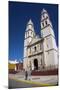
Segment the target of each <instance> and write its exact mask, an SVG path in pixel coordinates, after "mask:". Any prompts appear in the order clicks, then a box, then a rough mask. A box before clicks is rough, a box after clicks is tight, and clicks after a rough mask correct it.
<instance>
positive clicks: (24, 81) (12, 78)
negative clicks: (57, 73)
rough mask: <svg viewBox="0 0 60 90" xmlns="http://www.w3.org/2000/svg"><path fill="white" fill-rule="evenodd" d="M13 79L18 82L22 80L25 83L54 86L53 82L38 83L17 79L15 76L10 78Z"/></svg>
mask: <svg viewBox="0 0 60 90" xmlns="http://www.w3.org/2000/svg"><path fill="white" fill-rule="evenodd" d="M11 79H13V80H15V81H18V82H23V83H27V84H34V85H38V86H40V87H41V86H56V85H54V84H43V83H39V82H34V81H30V80H18V79H16V78H11Z"/></svg>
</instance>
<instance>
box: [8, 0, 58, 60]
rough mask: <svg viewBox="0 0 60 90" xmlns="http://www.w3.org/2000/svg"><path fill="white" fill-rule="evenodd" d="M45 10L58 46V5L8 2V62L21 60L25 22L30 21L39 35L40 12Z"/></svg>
mask: <svg viewBox="0 0 60 90" xmlns="http://www.w3.org/2000/svg"><path fill="white" fill-rule="evenodd" d="M43 8H45V9H46V10H47V12H48V14H49V16H50V20H51V21H52V25H53V28H54V33H55V37H56V43H57V46H58V5H56V4H54V5H53V4H41V3H40V4H38V3H37V4H36V3H24V2H12V1H9V60H15V59H17V60H20V59H23V49H24V34H25V29H26V25H27V22H28V21H29V19H32V21H33V23H34V28H35V32H36V34H39V33H40V32H41V31H40V30H41V29H40V20H41V11H42V9H43Z"/></svg>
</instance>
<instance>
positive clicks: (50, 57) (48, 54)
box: [41, 9, 58, 66]
mask: <svg viewBox="0 0 60 90" xmlns="http://www.w3.org/2000/svg"><path fill="white" fill-rule="evenodd" d="M41 37H42V38H43V39H44V42H43V48H44V60H45V66H57V64H58V59H57V45H56V40H55V35H54V30H53V26H52V22H51V21H50V17H49V15H48V13H47V11H46V10H45V9H43V10H42V12H41Z"/></svg>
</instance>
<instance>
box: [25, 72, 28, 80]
mask: <svg viewBox="0 0 60 90" xmlns="http://www.w3.org/2000/svg"><path fill="white" fill-rule="evenodd" d="M27 79H28V72H27V71H25V80H27Z"/></svg>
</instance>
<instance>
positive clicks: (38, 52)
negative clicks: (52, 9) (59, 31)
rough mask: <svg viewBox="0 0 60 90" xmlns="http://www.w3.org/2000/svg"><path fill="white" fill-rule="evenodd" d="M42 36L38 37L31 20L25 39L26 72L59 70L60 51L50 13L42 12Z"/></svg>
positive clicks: (24, 65) (24, 63)
mask: <svg viewBox="0 0 60 90" xmlns="http://www.w3.org/2000/svg"><path fill="white" fill-rule="evenodd" d="M40 25H41V30H40V31H41V36H39V35H36V33H35V31H34V24H33V22H32V20H31V19H30V20H29V21H28V23H27V26H26V30H25V37H24V60H23V68H24V69H25V70H29V69H31V70H42V69H45V68H49V67H51V68H53V67H54V68H57V66H58V49H57V45H56V40H55V35H54V30H53V25H52V23H51V20H50V17H49V15H48V12H47V11H46V10H45V9H43V10H42V12H41V22H40Z"/></svg>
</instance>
